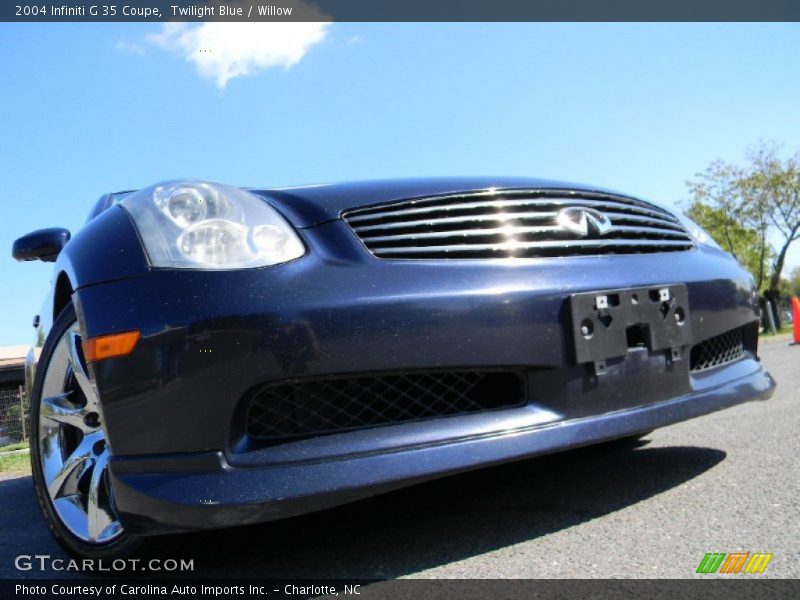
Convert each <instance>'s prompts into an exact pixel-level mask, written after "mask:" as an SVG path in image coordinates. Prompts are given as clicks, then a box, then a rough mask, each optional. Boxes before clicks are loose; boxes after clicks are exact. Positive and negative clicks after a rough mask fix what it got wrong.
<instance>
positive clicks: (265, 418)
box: [246, 371, 524, 439]
mask: <svg viewBox="0 0 800 600" xmlns="http://www.w3.org/2000/svg"><path fill="white" fill-rule="evenodd" d="M522 404H524V390H523V381H522V378H521V377H520V376H519V375H518V374H517V373H510V372H496V371H484V372H480V371H448V372H424V373H418V372H415V373H404V374H392V375H374V376H366V375H364V376H354V377H347V378H338V379H319V380H301V381H296V382H288V383H287V382H284V383H277V384H268V385H265V386H264V387H262V388H261V389H260V390H258V391H257V392H256V393H255V395H254V396H253V398H252V400H251V401H250V404H249V407H248V410H247V420H246V428H247V433H248V435H250V436H251V437H253V438H258V439H275V438H286V437H292V436H310V435H320V434H326V433H335V432H340V431H345V430H350V429H359V428H364V427H374V426H377V425H388V424H395V423H404V422H408V421H416V420H420V419H432V418H436V417H444V416H450V415H460V414H466V413H476V412H481V411H487V410H493V409H498V408H508V407H512V406H520V405H522Z"/></svg>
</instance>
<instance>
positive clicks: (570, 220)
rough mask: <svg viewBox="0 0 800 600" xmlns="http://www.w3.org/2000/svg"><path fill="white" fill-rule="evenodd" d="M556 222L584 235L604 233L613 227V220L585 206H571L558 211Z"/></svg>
mask: <svg viewBox="0 0 800 600" xmlns="http://www.w3.org/2000/svg"><path fill="white" fill-rule="evenodd" d="M556 222H557V223H558V225H559V227H561V229H565V230H566V231H571V232H572V233H577V234H578V235H580V236H582V237H586V236H588V235H590V234H593V233H594V234H596V235H603V234H604V233H608V231H609V230H610V229H611V221H610V220H609V218H608V217H607V216H605V215H604V214H603V213H601V212H600V211H597V210H594V209H593V208H584V207H583V206H570V207H568V208H562V209H561V210H560V211H558V216H557V217H556Z"/></svg>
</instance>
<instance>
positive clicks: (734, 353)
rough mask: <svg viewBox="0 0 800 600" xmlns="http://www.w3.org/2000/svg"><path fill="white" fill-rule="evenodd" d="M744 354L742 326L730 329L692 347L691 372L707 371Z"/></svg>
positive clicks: (735, 359)
mask: <svg viewBox="0 0 800 600" xmlns="http://www.w3.org/2000/svg"><path fill="white" fill-rule="evenodd" d="M744 354H745V350H744V335H743V331H742V328H741V327H739V328H737V329H731V330H730V331H726V332H725V333H723V334H722V335H718V336H716V337H713V338H710V339H707V340H706V341H704V342H701V343H699V344H697V345H696V346H694V347H693V348H692V354H691V357H690V359H689V364H690V368H691V370H692V372H694V373H696V372H699V371H707V370H708V369H713V368H715V367H721V366H722V365H727V364H728V363H732V362H734V361H737V360H739V359H740V358H742V357H743V356H744Z"/></svg>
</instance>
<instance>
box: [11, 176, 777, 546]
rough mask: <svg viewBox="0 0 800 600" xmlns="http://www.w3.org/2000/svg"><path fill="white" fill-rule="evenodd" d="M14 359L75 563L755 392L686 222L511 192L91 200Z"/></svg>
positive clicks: (735, 330) (744, 347) (753, 341)
mask: <svg viewBox="0 0 800 600" xmlns="http://www.w3.org/2000/svg"><path fill="white" fill-rule="evenodd" d="M13 255H14V257H15V258H17V259H18V260H33V259H39V260H45V261H52V262H54V263H55V273H54V278H53V284H52V288H51V291H50V294H49V296H48V298H47V301H46V303H45V306H44V308H43V310H42V312H41V313H40V315H39V316H37V317H36V319H35V324H36V327H37V328H38V329H39V331H38V334H39V337H40V339H45V340H46V341H45V342H44V346H43V348H42V349H41V353H40V355H38V356H39V358H38V360H36V358H35V356H36V355H34V354H33V353H31V354H30V355H29V357H28V364H27V376H28V380H29V381H28V385H29V389H30V390H31V394H30V397H31V431H32V432H33V435H32V441H31V459H32V466H33V478H34V482H35V487H36V491H37V493H38V498H39V501H40V503H41V507H42V511H43V514H44V518H45V519H46V521H47V523H48V525H49V526H50V528H51V530H52V532H53V533H54V535H55V536H56V538H57V539H58V540H59V542H60V543H61V544H62V545H64V546H65V547H66V548H67V549H68V550H69V551H71V552H72V553H74V554H77V555H82V556H90V557H114V556H123V555H126V554H129V553H131V552H133V551H134V550H136V549H137V548H138V547H139V545H140V544H142V543H143V541H146V540H148V539H149V537H150V536H154V535H156V534H160V533H169V532H180V531H189V530H197V529H208V528H219V527H228V526H233V525H242V524H250V523H256V522H262V521H268V520H272V519H279V518H284V517H290V516H293V515H299V514H302V513H307V512H310V511H315V510H319V509H322V508H326V507H330V506H334V505H337V504H341V503H344V502H350V501H353V500H356V499H359V498H364V497H367V496H370V495H374V494H378V493H382V492H386V491H389V490H392V489H396V488H400V487H402V486H406V485H410V484H413V483H416V482H420V481H424V480H428V479H433V478H436V477H441V476H444V475H447V474H452V473H457V472H462V471H465V470H469V469H474V468H478V467H485V466H488V465H493V464H498V463H502V462H504V461H511V460H517V459H522V458H526V457H531V456H535V455H539V454H543V453H547V452H553V451H558V450H564V449H567V448H572V447H576V446H582V445H588V444H593V443H598V442H603V441H607V440H613V439H619V438H634V437H636V436H639V435H642V434H643V433H645V432H649V431H650V430H652V429H654V428H657V427H661V426H664V425H668V424H670V423H675V422H677V421H681V420H684V419H688V418H691V417H695V416H699V415H702V414H705V413H709V412H711V411H715V410H718V409H722V408H725V407H728V406H731V405H734V404H738V403H740V402H744V401H747V400H754V399H766V398H768V397H769V396H770V395H771V394H772V392H773V389H774V385H775V384H774V382H773V380H772V379H771V377H770V376H769V374H768V373H767V372H766V371H765V370H764V368H763V367H762V366H761V365H760V363H759V361H758V358H757V354H756V350H757V348H756V346H757V341H758V319H759V311H758V302H757V294H756V290H755V289H754V286H753V280H752V278H751V277H750V275H749V274H748V273H747V272H746V271H745V270H744V269H742V267H741V266H740V265H739V264H738V263H737V262H736V261H735V260H734V259H733V258H732V257H731V256H730V255H729V254H727V253H725V252H723V251H722V250H721V249H720V248H719V247H718V246H717V245H716V244H715V243H714V242H713V240H712V239H711V238H710V237H709V236H708V235H707V234H706V233H705V232H704V231H703V230H702V229H700V228H699V227H698V226H697V225H696V224H694V223H693V222H691V221H690V220H689V219H687V218H686V217H685V216H683V215H682V214H678V213H675V212H673V211H672V210H670V209H668V208H665V207H662V206H660V205H657V204H655V203H652V202H648V201H643V200H640V199H637V198H633V197H630V196H628V195H624V194H620V193H616V192H610V191H607V190H601V189H598V188H595V187H587V186H580V185H574V184H567V183H558V182H552V181H544V180H538V179H528V178H439V179H424V180H422V179H413V180H386V181H372V182H357V183H347V184H329V185H314V186H304V187H295V188H282V189H242V188H237V187H231V186H227V185H222V184H217V183H209V182H204V181H170V182H166V183H162V184H158V185H155V186H152V187H149V188H147V189H143V190H139V191H135V192H122V193H115V194H107V195H105V196H103V197H102V198H100V200H99V202H98V203H97V204H96V205H95V207H94V209H93V210H92V211H91V214H90V215H89V219H88V222H87V223H86V225H85V226H84V227H83V228H82V229H81V230H80V231H79V232H77V234H76V235H75V236H74V237H72V238H70V234H69V232H68V231H66V230H64V229H45V230H40V231H36V232H33V233H31V234H29V235H27V236H25V237H23V238H20V239H19V240H17V241H16V242H15V244H14V249H13Z"/></svg>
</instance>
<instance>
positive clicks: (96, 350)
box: [83, 331, 141, 362]
mask: <svg viewBox="0 0 800 600" xmlns="http://www.w3.org/2000/svg"><path fill="white" fill-rule="evenodd" d="M140 337H141V334H140V333H139V332H138V331H125V332H124V333H112V334H110V335H100V336H98V337H94V338H89V339H88V340H85V341H84V342H83V357H84V358H85V359H86V362H95V361H98V360H105V359H106V358H116V357H118V356H125V355H127V354H130V353H131V352H133V349H134V348H135V347H136V343H137V342H138V341H139V338H140Z"/></svg>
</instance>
